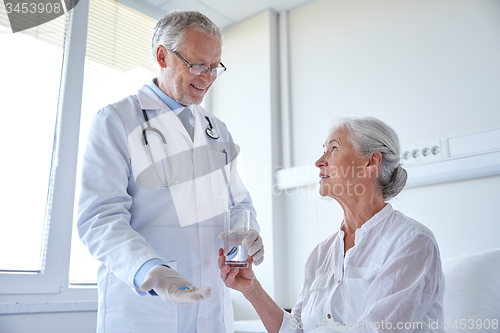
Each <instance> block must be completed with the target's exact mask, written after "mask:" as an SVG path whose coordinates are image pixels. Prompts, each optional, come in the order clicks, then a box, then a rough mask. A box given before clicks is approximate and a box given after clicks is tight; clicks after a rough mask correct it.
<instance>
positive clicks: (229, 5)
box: [118, 0, 313, 29]
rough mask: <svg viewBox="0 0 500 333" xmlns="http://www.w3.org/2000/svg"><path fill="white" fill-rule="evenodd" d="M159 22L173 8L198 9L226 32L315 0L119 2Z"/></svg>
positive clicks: (139, 0)
mask: <svg viewBox="0 0 500 333" xmlns="http://www.w3.org/2000/svg"><path fill="white" fill-rule="evenodd" d="M118 1H119V2H121V3H123V4H125V5H127V6H130V7H132V8H134V9H136V10H139V11H141V12H143V13H144V14H147V15H149V16H151V17H154V18H155V19H158V18H160V16H161V15H163V14H164V13H166V12H169V11H171V10H173V9H181V10H197V11H200V12H202V13H203V14H205V15H207V16H208V17H209V18H210V19H211V20H212V21H213V22H214V23H215V24H217V25H218V26H219V27H220V28H222V29H224V28H227V27H229V26H230V25H232V24H234V23H237V22H240V21H243V20H245V19H246V18H249V17H251V16H253V15H255V14H258V13H260V12H262V11H265V10H267V9H270V10H272V11H275V12H277V13H279V12H284V11H290V10H292V9H294V8H296V7H300V6H302V5H304V4H306V3H308V2H311V1H313V0H118Z"/></svg>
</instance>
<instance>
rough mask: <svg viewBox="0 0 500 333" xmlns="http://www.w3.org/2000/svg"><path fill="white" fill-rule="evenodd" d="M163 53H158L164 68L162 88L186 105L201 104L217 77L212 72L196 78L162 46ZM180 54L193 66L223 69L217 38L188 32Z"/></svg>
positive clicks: (196, 32) (196, 31) (161, 74)
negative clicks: (220, 66) (220, 67)
mask: <svg viewBox="0 0 500 333" xmlns="http://www.w3.org/2000/svg"><path fill="white" fill-rule="evenodd" d="M159 49H162V50H157V59H158V61H159V64H160V66H161V69H160V75H159V76H158V86H159V88H160V89H161V90H163V91H164V92H165V93H166V94H167V95H169V96H170V97H172V98H173V99H174V100H176V101H177V102H179V103H180V104H182V105H191V104H200V103H201V102H202V101H203V97H204V96H205V94H206V93H207V91H208V89H209V88H210V86H211V85H212V83H213V82H214V81H215V79H216V78H217V77H216V76H212V75H211V74H210V70H208V71H207V72H206V73H205V74H200V75H195V74H192V73H191V72H190V71H189V69H190V68H189V66H188V65H186V64H185V63H184V62H183V61H182V60H181V59H180V58H179V57H177V56H176V55H175V54H174V53H173V52H172V51H171V50H166V49H165V48H164V47H162V46H160V47H159ZM177 52H178V53H179V54H180V55H181V56H182V57H183V58H184V59H185V60H186V61H187V62H188V63H190V64H191V65H194V64H201V65H205V66H207V67H210V68H211V67H216V66H219V64H220V61H221V53H222V48H221V43H220V41H219V39H217V38H216V37H213V36H210V35H207V34H205V33H202V32H200V31H198V30H196V29H194V28H190V29H189V30H188V31H186V33H185V35H184V41H183V43H182V45H181V47H180V49H179V50H177ZM161 59H163V63H162V62H161ZM163 64H164V67H163V66H162V65H163Z"/></svg>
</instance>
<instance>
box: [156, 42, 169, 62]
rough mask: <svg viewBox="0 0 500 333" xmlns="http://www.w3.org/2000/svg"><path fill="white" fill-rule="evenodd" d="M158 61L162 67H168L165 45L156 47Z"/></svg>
mask: <svg viewBox="0 0 500 333" xmlns="http://www.w3.org/2000/svg"><path fill="white" fill-rule="evenodd" d="M156 62H157V63H158V65H159V66H160V67H161V68H165V67H167V49H166V48H165V47H164V46H163V45H160V46H158V48H157V49H156Z"/></svg>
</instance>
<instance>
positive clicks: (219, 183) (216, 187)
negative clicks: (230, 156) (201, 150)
mask: <svg viewBox="0 0 500 333" xmlns="http://www.w3.org/2000/svg"><path fill="white" fill-rule="evenodd" d="M208 154H209V156H208V159H209V161H210V163H211V165H210V169H211V172H210V187H211V189H212V195H213V196H214V197H215V198H216V199H218V200H222V201H223V202H224V203H225V204H226V207H227V202H228V198H229V195H228V190H229V183H230V179H229V177H230V175H229V173H230V169H229V164H228V163H227V154H226V153H224V152H223V151H222V150H211V149H209V150H208Z"/></svg>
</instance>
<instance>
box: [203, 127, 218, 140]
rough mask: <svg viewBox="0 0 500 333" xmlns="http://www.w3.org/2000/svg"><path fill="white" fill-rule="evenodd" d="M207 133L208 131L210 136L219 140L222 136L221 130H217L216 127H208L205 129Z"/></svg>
mask: <svg viewBox="0 0 500 333" xmlns="http://www.w3.org/2000/svg"><path fill="white" fill-rule="evenodd" d="M205 133H207V135H208V136H209V137H211V138H212V139H215V140H217V139H218V138H220V135H219V132H217V130H216V129H215V128H208V127H207V128H206V129H205Z"/></svg>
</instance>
